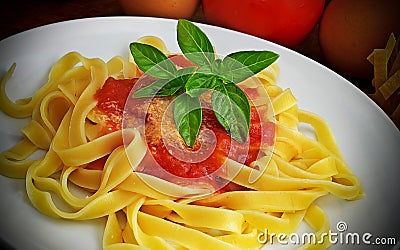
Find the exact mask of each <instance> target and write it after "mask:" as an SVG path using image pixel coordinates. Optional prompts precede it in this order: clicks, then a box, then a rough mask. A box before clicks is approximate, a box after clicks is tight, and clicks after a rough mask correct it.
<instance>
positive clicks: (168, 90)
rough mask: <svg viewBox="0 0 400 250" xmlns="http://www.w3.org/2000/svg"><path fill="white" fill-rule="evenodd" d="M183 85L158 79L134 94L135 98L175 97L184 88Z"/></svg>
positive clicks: (173, 80) (174, 81)
mask: <svg viewBox="0 0 400 250" xmlns="http://www.w3.org/2000/svg"><path fill="white" fill-rule="evenodd" d="M183 86H184V85H183V84H182V83H181V82H179V81H176V80H175V79H172V80H169V79H158V80H157V81H154V82H153V83H152V84H150V85H148V86H146V87H144V88H141V89H139V90H137V91H136V92H135V93H133V95H132V97H134V98H152V97H156V96H157V97H165V96H171V95H174V94H175V93H176V92H178V91H179V90H180V89H182V88H183Z"/></svg>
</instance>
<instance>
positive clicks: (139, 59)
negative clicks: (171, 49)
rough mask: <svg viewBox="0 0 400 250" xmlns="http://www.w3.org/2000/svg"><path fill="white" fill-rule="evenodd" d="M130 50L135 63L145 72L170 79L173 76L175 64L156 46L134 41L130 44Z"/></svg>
mask: <svg viewBox="0 0 400 250" xmlns="http://www.w3.org/2000/svg"><path fill="white" fill-rule="evenodd" d="M130 50H131V53H132V56H133V59H134V60H135V63H136V64H137V65H138V67H139V69H140V70H142V71H143V72H145V73H146V74H148V75H151V76H154V77H157V78H161V79H171V78H173V77H174V76H175V73H176V71H177V69H176V66H175V64H174V63H173V62H172V61H171V60H170V59H168V57H167V56H166V55H164V53H162V52H161V51H160V50H158V49H157V48H155V47H153V46H151V45H148V44H143V43H138V42H134V43H131V44H130Z"/></svg>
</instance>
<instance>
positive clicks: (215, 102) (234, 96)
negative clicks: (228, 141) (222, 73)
mask: <svg viewBox="0 0 400 250" xmlns="http://www.w3.org/2000/svg"><path fill="white" fill-rule="evenodd" d="M211 102H212V108H213V111H214V113H215V116H216V117H217V120H218V121H219V122H220V123H221V125H222V126H223V127H224V128H225V130H226V131H227V132H228V133H229V134H230V135H231V137H232V138H233V139H234V140H236V141H238V142H240V143H244V142H246V140H247V137H248V134H249V128H250V103H249V101H248V99H247V96H246V94H245V93H244V92H243V90H241V89H240V88H239V87H238V86H236V85H235V84H233V83H228V84H222V85H219V86H217V87H216V88H215V90H214V92H213V94H212V95H211Z"/></svg>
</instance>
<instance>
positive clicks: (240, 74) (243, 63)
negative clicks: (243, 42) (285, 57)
mask: <svg viewBox="0 0 400 250" xmlns="http://www.w3.org/2000/svg"><path fill="white" fill-rule="evenodd" d="M278 57H279V55H278V54H275V53H274V52H271V51H239V52H235V53H232V54H229V55H227V56H226V57H225V58H224V59H223V61H222V66H221V68H222V69H221V72H220V74H221V75H222V76H223V77H224V78H226V79H228V82H233V83H239V82H242V81H244V80H246V79H247V78H249V77H251V76H253V75H254V74H257V73H258V72H260V71H261V70H263V69H265V68H267V67H268V66H269V65H271V64H272V63H273V62H275V61H276V60H277V59H278Z"/></svg>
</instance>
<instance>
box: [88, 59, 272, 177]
mask: <svg viewBox="0 0 400 250" xmlns="http://www.w3.org/2000/svg"><path fill="white" fill-rule="evenodd" d="M182 66H183V65H182ZM136 82H137V79H124V80H116V79H114V78H111V77H110V78H108V79H107V80H106V82H105V84H104V86H103V87H102V88H101V89H100V90H99V91H97V93H96V95H95V98H96V99H97V101H98V103H97V108H98V110H100V111H101V112H103V113H104V114H106V115H107V117H108V119H107V122H106V126H107V132H112V131H116V130H119V129H121V128H122V120H123V116H131V117H130V119H133V120H135V119H145V122H144V125H145V127H149V128H151V129H152V131H151V134H147V133H146V134H145V138H146V142H147V144H148V149H149V153H150V154H151V156H152V158H153V160H154V161H155V162H156V163H157V164H158V165H159V166H161V167H162V168H163V169H164V170H166V171H167V172H169V173H170V174H172V175H174V176H178V177H183V178H198V177H204V176H208V175H210V174H212V173H214V172H215V171H225V170H224V169H223V165H224V162H225V160H226V159H227V158H228V157H229V158H231V159H233V160H236V161H238V162H241V163H243V164H246V165H249V164H250V163H251V162H253V161H255V160H256V159H257V158H258V156H259V152H260V147H261V145H262V144H265V143H266V144H268V145H272V143H273V140H274V133H275V125H274V123H272V122H264V121H261V119H260V114H259V113H258V111H257V109H256V108H255V107H254V106H252V107H251V118H250V120H251V121H250V131H249V137H248V141H247V143H239V142H237V141H234V140H233V139H232V138H231V137H230V136H229V134H228V133H227V132H226V131H225V129H224V128H223V127H222V125H221V124H220V123H219V122H218V120H217V118H216V117H215V115H214V113H213V111H212V110H210V109H206V108H203V120H202V125H201V127H200V134H199V137H198V139H197V142H196V143H195V145H194V147H193V148H189V147H187V146H186V145H185V144H184V142H183V139H182V138H181V137H180V136H179V134H177V133H178V132H177V129H176V127H174V128H171V129H170V130H171V134H172V135H173V136H170V137H171V138H173V139H171V138H170V139H165V138H162V135H161V133H160V132H159V131H161V128H159V126H161V124H162V123H161V121H154V117H156V120H157V119H158V120H160V118H159V117H161V116H162V115H164V113H163V112H165V110H164V111H163V110H161V109H160V108H159V107H158V106H156V107H155V108H153V110H152V109H149V108H147V109H146V108H144V107H141V105H142V104H144V103H145V102H144V101H138V102H137V104H136V105H137V106H136V107H131V108H129V107H128V108H126V107H125V104H126V101H127V100H128V98H129V95H130V93H131V90H132V88H133V87H134V85H135V83H136ZM164 98H165V97H164ZM149 100H150V99H147V101H149ZM154 100H156V101H157V98H154V99H153V100H152V101H153V102H154ZM158 101H159V100H158ZM146 112H147V113H146ZM154 112H161V113H160V114H161V115H160V114H155V113H154ZM150 117H153V118H152V119H150ZM157 117H158V118H157ZM202 130H210V131H212V132H213V133H214V136H215V137H214V138H215V140H214V141H212V140H208V139H207V138H202V133H201V131H202ZM144 131H145V130H144ZM147 131H149V130H147ZM154 132H156V133H154ZM149 133H150V132H149ZM175 135H176V136H175ZM202 139H203V140H202ZM172 140H175V142H173V141H172ZM176 141H178V142H179V143H180V145H183V144H184V147H183V146H182V147H183V151H185V152H189V153H190V152H196V151H197V150H200V148H201V147H202V146H204V147H209V146H210V147H214V150H213V151H212V153H211V154H210V155H209V156H208V157H207V158H206V159H204V160H202V161H197V162H192V161H191V159H187V160H185V159H184V160H182V159H181V158H179V157H176V155H174V154H173V153H171V149H170V145H169V144H176ZM146 159H147V163H149V161H148V159H149V157H148V156H147V157H146ZM146 167H149V169H148V171H147V172H152V171H153V172H155V171H156V170H155V169H154V167H153V169H151V168H152V167H151V166H146ZM146 167H145V168H146ZM144 172H146V171H144Z"/></svg>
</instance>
